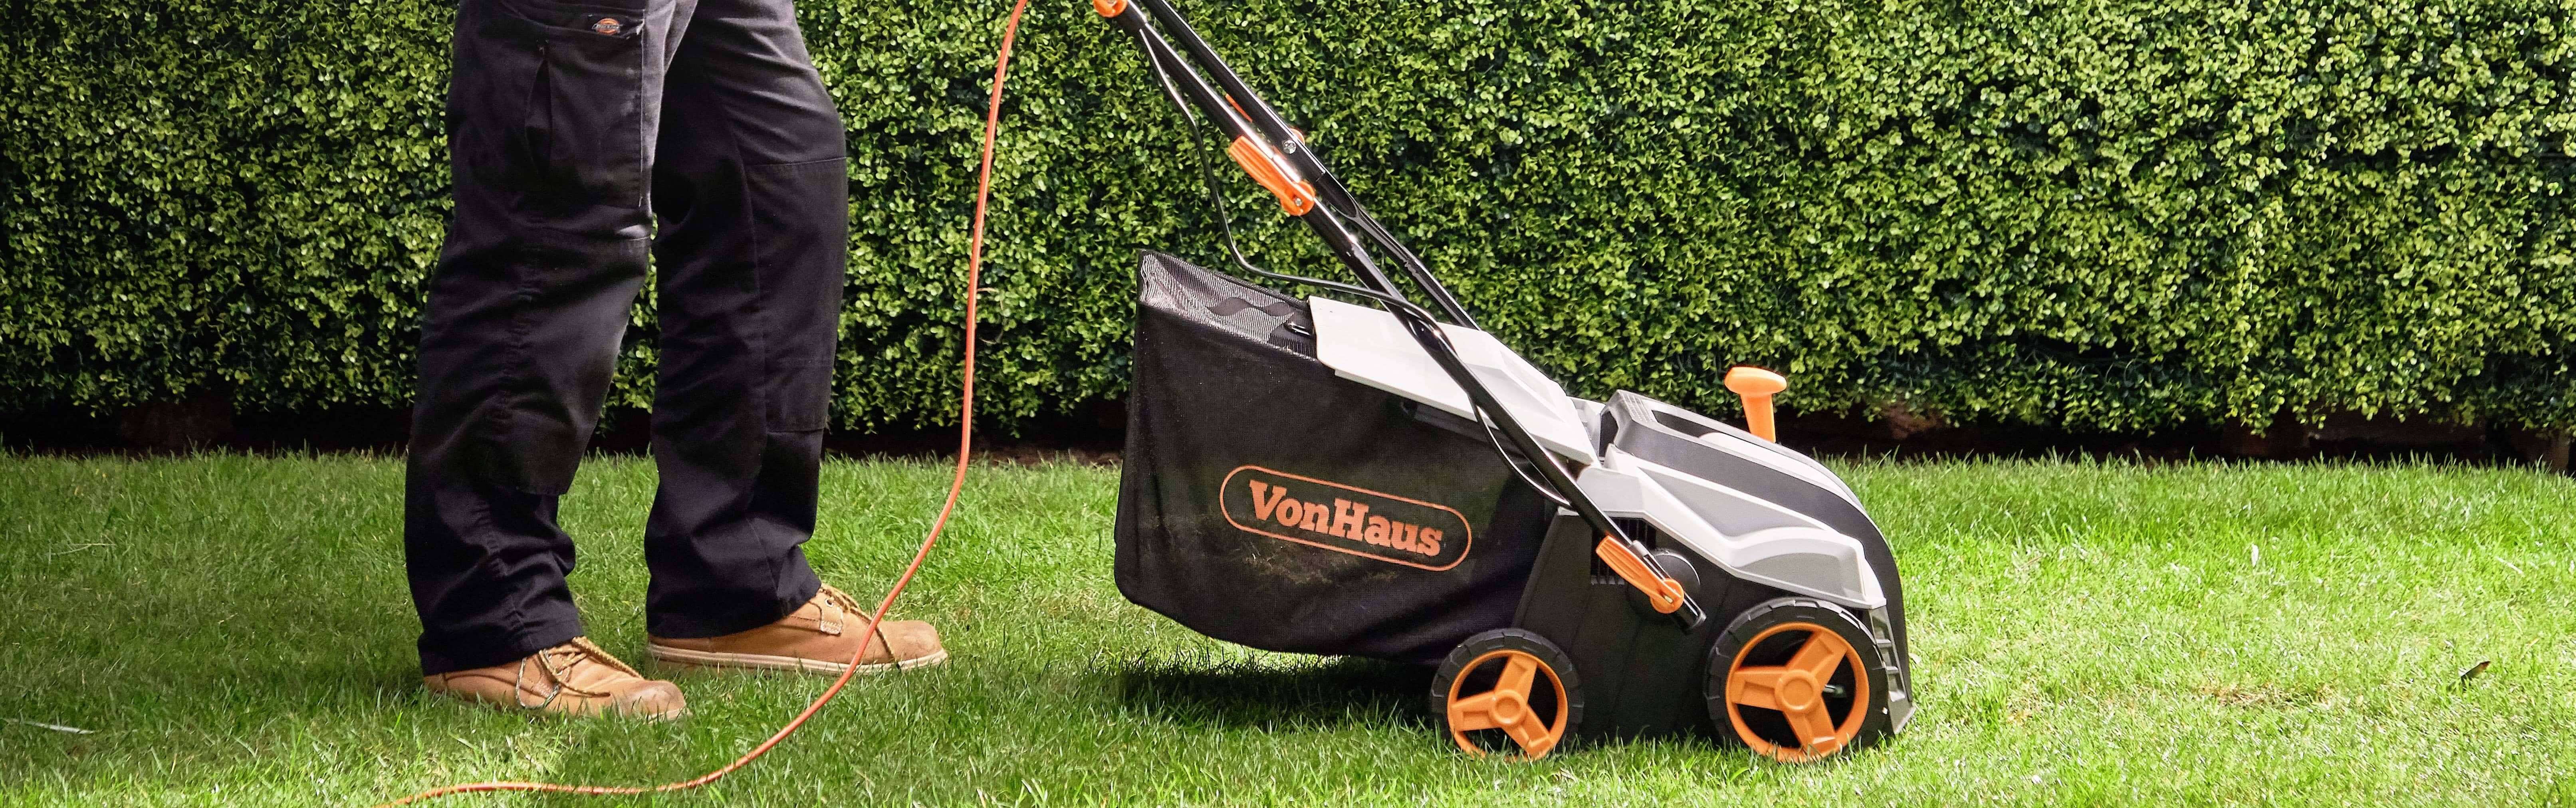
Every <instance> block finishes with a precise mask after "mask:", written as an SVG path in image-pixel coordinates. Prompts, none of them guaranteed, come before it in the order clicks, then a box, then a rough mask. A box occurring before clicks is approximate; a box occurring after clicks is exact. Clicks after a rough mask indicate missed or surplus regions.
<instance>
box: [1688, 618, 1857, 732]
mask: <svg viewBox="0 0 2576 808" xmlns="http://www.w3.org/2000/svg"><path fill="white" fill-rule="evenodd" d="M1879 657H1880V654H1879V650H1878V644H1877V643H1875V642H1872V641H1871V640H1870V637H1869V632H1868V630H1867V629H1864V628H1862V627H1861V623H1860V620H1858V619H1857V618H1854V617H1852V615H1851V613H1850V612H1846V611H1843V609H1842V608H1841V607H1838V606H1835V605H1833V604H1830V603H1826V602H1824V601H1820V600H1814V599H1811V598H1776V599H1773V600H1768V601H1764V602H1762V603H1761V604H1758V605H1756V606H1754V607H1753V608H1751V609H1748V610H1745V612H1744V614H1742V615H1741V616H1738V617H1736V618H1735V620H1734V621H1733V622H1732V623H1729V624H1728V625H1727V627H1726V632H1725V633H1724V634H1721V635H1719V636H1718V639H1717V644H1716V645H1715V646H1714V647H1712V648H1710V649H1709V663H1708V672H1709V678H1708V693H1707V695H1708V712H1709V717H1710V718H1712V719H1715V720H1716V721H1717V726H1718V727H1719V729H1720V730H1721V731H1722V732H1724V733H1731V734H1732V735H1733V736H1734V737H1735V739H1736V740H1738V741H1741V742H1743V744H1744V745H1745V746H1747V747H1751V748H1752V749H1753V751H1755V752H1760V753H1762V754H1763V755H1766V756H1769V757H1771V758H1772V759H1774V760H1779V761H1781V762H1784V763H1805V762H1808V761H1813V760H1820V759H1823V758H1825V757H1829V756H1831V755H1833V754H1835V753H1837V752H1841V751H1843V750H1845V749H1853V748H1858V747H1862V746H1867V745H1869V744H1870V743H1872V742H1874V741H1876V740H1878V739H1879V738H1880V737H1881V736H1884V735H1886V734H1887V730H1888V726H1889V720H1888V712H1887V705H1888V700H1887V671H1886V666H1885V665H1884V664H1883V662H1884V660H1881V659H1880V658H1879Z"/></svg>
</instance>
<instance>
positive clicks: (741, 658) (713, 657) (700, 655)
mask: <svg viewBox="0 0 2576 808" xmlns="http://www.w3.org/2000/svg"><path fill="white" fill-rule="evenodd" d="M647 650H648V651H649V652H650V653H651V654H652V655H653V661H655V662H659V663H663V664H668V665H680V666H684V667H691V668H752V669H757V670H771V671H796V672H799V673H819V674H824V675H828V676H839V675H840V674H841V672H842V671H846V670H849V669H850V666H849V665H848V664H847V663H842V662H825V661H823V660H819V659H806V658H804V657H788V656H771V655H768V654H728V653H721V652H717V651H691V650H688V649H686V648H664V647H662V646H659V645H653V646H648V647H647ZM947 661H948V649H945V648H942V649H939V652H938V653H935V654H931V655H929V656H925V657H921V658H918V659H906V660H901V661H897V662H878V663H874V664H866V665H860V666H858V667H859V673H862V674H871V673H887V672H891V671H899V670H904V671H908V670H912V669H915V668H927V667H930V666H933V665H937V664H940V663H943V662H947Z"/></svg>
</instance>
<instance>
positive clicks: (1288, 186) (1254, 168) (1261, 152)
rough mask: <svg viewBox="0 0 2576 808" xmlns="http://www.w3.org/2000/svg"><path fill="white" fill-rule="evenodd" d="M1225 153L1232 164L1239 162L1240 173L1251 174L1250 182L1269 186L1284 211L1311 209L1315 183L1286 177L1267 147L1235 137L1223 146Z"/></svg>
mask: <svg viewBox="0 0 2576 808" xmlns="http://www.w3.org/2000/svg"><path fill="white" fill-rule="evenodd" d="M1225 156H1227V157H1232V158H1234V164H1235V165H1238V166H1242V167H1243V173H1246V174H1250V175H1252V181H1253V182H1257V183H1260V184H1261V187H1263V188H1267V189H1270V194H1271V195H1272V196H1276V197H1279V209H1280V210H1284V211H1287V212H1288V215H1290V216H1304V215H1306V212H1307V211H1310V210H1314V209H1315V186H1313V185H1310V184H1307V182H1306V181H1305V180H1294V179H1289V178H1288V171H1287V169H1283V168H1280V167H1279V157H1278V155H1274V154H1271V153H1270V149H1269V148H1267V147H1264V146H1262V145H1261V144H1259V143H1255V142H1253V140H1252V138H1249V137H1238V138H1235V139H1234V144H1233V145H1230V146H1227V147H1225Z"/></svg>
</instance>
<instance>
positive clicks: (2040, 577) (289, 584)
mask: <svg viewBox="0 0 2576 808" xmlns="http://www.w3.org/2000/svg"><path fill="white" fill-rule="evenodd" d="M1840 468H1841V470H1842V471H1843V472H1844V473H1845V474H1846V475H1847V476H1848V477H1849V478H1850V480H1851V481H1852V483H1853V486H1854V487H1855V488H1856V489H1858V490H1859V492H1860V494H1861V496H1862V499H1863V501H1864V502H1866V503H1867V504H1868V505H1869V506H1870V508H1871V510H1872V512H1873V513H1874V515H1875V516H1876V517H1877V518H1878V520H1879V522H1880V524H1881V525H1882V527H1883V528H1884V529H1885V530H1886V532H1887V534H1888V535H1889V536H1890V537H1891V539H1892V540H1893V542H1894V544H1895V547H1896V551H1897V555H1898V558H1899V559H1900V560H1901V565H1902V567H1903V571H1904V575H1905V581H1906V586H1907V594H1908V596H1909V601H1910V606H1911V608H1912V612H1911V614H1910V618H1911V620H1912V625H1913V630H1914V642H1913V644H1914V653H1915V655H1916V656H1915V664H1916V665H1917V668H1916V670H1917V672H1918V674H1917V675H1918V680H1917V681H1918V686H1919V688H1920V689H1919V690H1918V693H1917V697H1918V698H1919V699H1920V700H1921V704H1922V708H1921V710H1920V711H1919V712H1918V713H1917V714H1916V717H1915V723H1914V726H1913V728H1912V729H1911V731H1909V732H1907V733H1906V734H1904V735H1900V736H1897V737H1896V738H1894V739H1893V740H1892V741H1891V742H1889V743H1887V744H1884V745H1882V746H1880V747H1878V748H1875V749H1872V750H1868V751H1865V752H1862V753H1860V754H1857V755H1853V756H1850V757H1848V758H1847V759H1844V760H1840V761H1838V762H1833V763H1829V764H1825V765H1818V766H1808V767H1789V766H1781V765H1775V764H1770V763H1767V762H1762V761H1758V760H1756V759H1753V758H1751V757H1750V756H1749V755H1747V754H1746V753H1744V752H1741V751H1737V750H1728V749H1717V748H1712V747H1709V746H1706V745H1702V744H1697V743H1686V742H1656V743H1616V744H1587V745H1580V746H1575V747H1570V748H1569V749H1567V750H1566V751H1565V752H1562V753H1560V754H1558V755H1555V756H1552V757H1550V758H1548V759H1546V760H1543V761H1539V762H1536V763H1529V764H1522V763H1512V762H1502V761H1475V760H1469V759H1466V758H1464V757H1463V756H1461V755H1459V754H1458V753H1457V751H1456V750H1455V748H1453V747H1451V746H1450V745H1449V743H1448V741H1447V740H1446V739H1444V738H1443V737H1441V736H1440V735H1439V734H1437V733H1436V731H1435V730H1433V729H1432V728H1431V726H1430V725H1429V723H1428V721H1429V717H1428V715H1427V713H1426V711H1425V709H1424V706H1423V704H1422V698H1421V696H1420V691H1422V690H1424V689H1425V685H1426V683H1427V682H1428V679H1429V676H1428V673H1427V672H1423V671H1417V670H1414V669H1411V668H1406V667H1399V666H1390V665H1383V664H1378V663H1373V662H1366V661H1355V660H1338V659H1318V658H1308V657H1296V656H1287V655H1278V654H1266V653H1256V652H1251V651H1247V650H1245V649H1242V648H1239V647H1232V646H1227V645H1224V644H1220V643H1217V642H1215V641H1212V640H1208V639H1204V638H1201V637H1199V636H1197V635H1194V634H1192V633H1190V632H1189V631H1187V630H1184V629H1182V628H1180V627H1178V626H1176V625H1173V624H1172V623H1170V622H1168V621H1166V620H1164V619H1162V618H1160V617H1158V616H1156V615H1154V614H1152V613H1149V612H1146V611H1144V610H1143V609H1140V608H1137V607H1135V606H1131V605H1129V604H1128V603H1127V602H1126V601H1125V600H1123V599H1122V598H1120V597H1119V595H1118V592H1117V589H1116V587H1115V586H1114V585H1113V584H1112V582H1111V579H1110V565H1109V559H1110V536H1109V532H1110V514H1111V510H1112V505H1113V500H1114V498H1115V486H1114V482H1115V478H1116V474H1115V472H1114V471H1113V470H1109V469H1101V468H1093V467H1078V466H1047V467H1036V468H1023V467H998V466H996V467H978V468H977V469H976V471H975V476H974V477H973V478H972V480H971V484H972V486H973V487H972V488H971V489H970V490H969V493H968V497H967V499H966V503H965V505H964V506H962V508H961V516H960V519H959V521H958V522H957V524H956V527H955V529H954V530H953V531H952V532H951V533H950V538H949V539H948V540H947V541H946V542H945V543H944V544H943V545H942V548H941V550H940V552H939V554H938V555H935V556H933V557H932V560H931V564H930V566H929V567H928V569H927V571H926V572H925V573H924V574H923V577H922V578H921V580H920V581H919V583H918V584H917V585H916V588H915V590H914V592H915V594H913V595H910V596H908V598H907V600H906V602H905V603H904V604H903V605H902V606H900V607H899V613H901V614H905V615H907V616H913V617H922V618H927V619H930V620H933V621H936V622H937V623H938V624H939V625H940V627H941V628H942V629H943V631H944V632H945V633H946V635H947V637H948V639H949V645H950V648H951V649H952V650H953V651H954V652H955V654H956V659H955V661H954V662H952V663H951V664H949V665H947V666H945V667H943V668H937V669H931V670H926V671H919V672H913V673H907V674H903V675H896V676H887V677H880V678H873V679H863V680H860V681H859V682H858V683H857V684H854V685H853V686H852V687H851V689H850V691H849V692H848V693H847V694H846V695H845V696H844V697H843V698H842V700H841V701H840V702H839V703H838V704H836V705H834V706H833V707H832V708H831V709H829V710H827V711H826V712H824V713H823V714H822V715H821V716H820V717H818V718H817V719H816V720H815V721H814V723H813V724H811V725H810V726H809V727H808V728H807V730H806V731H805V732H804V733H803V734H801V735H799V736H797V737H796V738H794V739H793V740H791V741H789V742H788V743H787V744H786V745H785V746H784V747H782V748H781V749H780V750H779V751H777V752H776V753H774V754H772V755H770V756H769V757H768V758H767V759H765V760H764V761H763V762H761V763H759V764H756V765H754V766H753V767H752V768H751V769H749V770H747V771H745V772H743V773H741V774H738V775H736V776H734V777H733V778H731V779H728V780H725V781H723V782H721V783H719V784H717V785H716V786H713V787H711V788H709V789H707V790H706V791H705V792H702V793H701V794H698V795H690V796H681V797H667V798H663V799H660V800H657V801H653V802H657V803H660V804H675V805H681V804H685V805H695V804H702V802H712V803H721V804H741V805H821V804H830V805H906V804H912V803H920V804H926V805H981V804H987V803H991V804H1008V805H1092V804H1103V803H1115V804H1140V805H1168V804H1193V805H1198V804H1207V805H1273V804H1276V805H1291V804H1294V805H1317V804H1385V805H1417V804H1443V805H1478V806H1482V805H1489V804H1528V805H1592V804H1638V805H1644V804H1658V805H1727V804H1748V805H1750V804H1835V805H1886V804H1899V803H1902V804H1939V805H1956V804H1982V803H2014V804H2068V803H2078V804H2131V803H2171V804H2194V805H2197V804H2210V803H2258V804H2259V803H2269V804H2288V805H2317V804H2406V805H2425V804H2458V805H2535V804H2563V805H2576V774H2571V772H2576V735H2571V733H2570V730H2571V724H2576V686H2571V684H2576V481H2571V480H2569V479H2566V478H2563V477H2562V478H2552V477H2548V476H2544V475H2540V474H2537V473H2530V472H2521V471H2512V470H2479V469H2461V468H2450V467H2429V466H2338V465H2328V466H2308V465H2257V466H2244V465H2182V466H2161V467H2156V466H2141V465H2129V464H2121V463H2109V464H2097V463H2053V462H2042V463H2026V462H1970V463H1938V464H1914V463H1861V464H1844V465H1842V466H1840ZM944 474H945V471H944V469H943V468H942V467H938V466H935V465H930V464H917V463H901V462H864V463H860V462H849V463H835V464H833V465H831V466H829V467H828V469H827V470H826V473H825V485H824V496H825V506H824V513H823V521H824V526H823V529H822V531H821V535H820V536H819V537H818V538H817V539H816V540H815V541H814V542H813V543H812V544H809V545H808V551H809V552H810V553H811V554H812V555H813V558H814V559H815V563H816V564H817V566H819V567H820V568H821V570H822V573H823V575H824V577H825V579H826V580H831V581H835V582H839V583H840V584H841V585H842V586H844V587H846V588H849V589H852V590H854V591H858V592H863V593H864V592H866V591H870V590H876V591H882V590H881V587H882V586H884V585H885V584H886V583H887V582H888V581H890V579H891V577H892V574H893V573H894V572H895V571H896V569H897V566H898V565H899V563H900V562H901V561H902V560H903V559H904V558H905V557H906V555H907V554H908V553H909V551H910V548H911V546H912V544H913V542H915V541H917V540H918V538H919V531H920V530H921V528H922V527H923V526H924V525H925V524H926V522H927V520H928V518H929V516H930V513H931V511H932V510H933V509H934V508H935V507H936V505H937V497H938V495H939V494H940V493H941V491H942V484H943V483H944ZM401 476H402V466H401V463H400V462H399V461H398V460H395V459H386V458H374V457H326V458H320V459H280V458H252V457H240V456H219V457H204V458H197V459H187V460H156V461H127V460H114V459H93V460H62V459H48V458H29V457H0V604H5V607H6V609H7V614H6V617H5V619H0V804H7V805H48V804H84V805H86V804H120V805H126V804H286V805H310V804H367V803H372V802H375V801H378V800H382V799H388V798H392V797H395V796H399V795H402V794H405V793H409V792H411V791H414V790H417V789H421V788H426V787H429V786H434V785H440V784H445V783H449V782H454V781H459V780H469V779H483V778H535V779H549V780H557V781H571V782H583V783H606V784H650V783H656V782H661V781H665V780H672V779H678V778H683V777H688V776H691V775H695V774H697V773H699V772H701V771H704V770H706V769H708V768H711V767H714V766H716V765H719V764H721V763H723V762H725V761H726V760H729V759H731V758H732V757H733V756H735V755H736V754H739V753H740V752H741V751H743V750H745V749H747V748H749V747H750V746H751V745H752V744H754V743H756V742H757V741H758V740H759V739H760V738H761V737H763V736H764V735H765V734H766V733H768V732H769V731H770V730H771V728H773V727H774V726H775V725H776V724H777V723H779V722H781V721H783V720H785V719H786V718H787V717H788V716H790V715H791V714H793V713H794V712H795V710H796V709H797V708H799V707H801V706H802V705H803V704H804V702H805V701H806V699H808V698H810V697H811V696H812V695H813V694H814V693H816V692H818V691H819V690H820V689H821V688H822V687H823V685H824V683H825V680H822V679H818V678H803V677H788V676H782V675H768V676H751V677H739V678H725V677H709V676H704V675H696V676H692V675H681V676H680V677H678V678H679V681H680V684H681V686H682V687H683V688H684V689H685V690H686V691H687V693H688V696H689V702H690V706H691V707H692V708H693V710H694V715H693V716H692V717H690V718H689V719H687V720H685V721H681V722H677V723H672V724H666V725H643V724H636V723H630V722H620V721H543V720H529V719H526V718H522V717H518V716H513V715H503V714H499V713H496V712H490V711H485V710H478V709H472V708H468V707H465V706H461V705H457V704H453V703H449V702H446V701H443V700H433V699H431V698H429V697H427V696H425V695H424V694H423V693H422V692H421V690H420V687H419V679H418V677H417V669H416V667H415V662H414V660H413V657H412V637H413V632H414V631H415V630H416V629H417V624H416V623H415V622H414V620H413V617H412V615H411V611H410V605H409V601H408V599H407V598H406V596H405V594H404V588H403V575H402V558H401V550H400V543H399V541H398V535H399V534H398V530H397V528H398V525H399V522H400V498H399V491H400V487H401ZM652 482H653V470H652V467H651V465H650V464H649V463H645V462H642V461H639V460H634V459H623V458H612V459H606V460H601V461H597V462H594V463H592V464H591V465H590V466H589V467H588V468H587V469H586V470H585V472H584V474H583V476H582V480H581V483H580V487H579V489H578V490H577V491H576V492H575V493H574V494H573V495H572V496H570V497H569V498H567V499H566V500H565V503H564V508H563V521H564V523H565V525H566V526H567V527H568V528H569V529H570V530H571V531H572V533H573V534H574V535H575V536H577V537H580V539H581V541H582V546H581V550H582V567H581V570H580V572H578V573H576V574H575V575H574V576H573V586H574V588H575V589H576V590H577V591H578V593H579V596H580V597H581V599H582V607H583V612H584V613H585V614H586V615H588V618H589V620H590V631H591V635H592V636H593V637H595V638H597V639H598V640H599V641H600V642H601V643H602V644H604V645H606V646H607V647H608V648H609V649H610V650H612V651H614V652H617V653H619V654H621V655H623V656H625V657H626V658H627V659H628V660H630V661H636V662H639V663H642V662H644V653H643V650H644V649H643V643H644V638H643V636H642V632H643V628H642V618H641V616H640V615H639V614H638V609H639V606H638V604H639V603H640V601H641V598H642V594H643V590H644V570H643V563H642V559H641V551H640V549H639V547H638V540H637V534H638V533H639V532H640V530H641V528H642V522H643V517H644V512H645V507H646V504H647V503H648V502H649V500H650V498H651V494H652ZM2480 660H2492V661H2493V665H2492V667H2490V668H2489V669H2488V670H2487V671H2486V672H2485V673H2484V674H2483V675H2481V676H2478V677H2476V678H2475V679H2474V680H2473V681H2470V682H2467V683H2465V684H2463V683H2462V682H2461V680H2460V676H2459V674H2460V671H2461V669H2463V668H2465V667H2467V666H2469V665H2472V664H2474V663H2477V662H2479V661H2480ZM648 672H649V668H648ZM27 722H42V723H47V724H59V725H65V726H70V727H77V728H82V729H86V730H91V732H90V733H89V734H73V733H69V732H63V731H59V730H55V729H48V728H45V727H42V726H37V725H36V724H33V723H27ZM530 802H534V803H542V804H562V805H576V804H579V805H588V804H595V803H597V802H599V801H597V800H587V799H582V798H555V799H527V798H515V797H514V798H494V797H479V796H478V797H463V798H452V799H451V800H449V801H448V802H447V803H444V804H470V805H490V804H498V803H510V804H520V803H530Z"/></svg>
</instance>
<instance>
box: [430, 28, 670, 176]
mask: <svg viewBox="0 0 2576 808" xmlns="http://www.w3.org/2000/svg"><path fill="white" fill-rule="evenodd" d="M458 13H459V14H464V15H470V16H472V17H474V18H475V19H474V20H472V21H470V23H469V24H468V25H461V26H459V32H460V34H461V36H459V37H458V41H457V43H456V76H455V80H454V81H455V83H454V85H453V89H452V90H451V93H450V96H449V99H448V106H449V118H450V120H449V125H450V136H451V137H453V138H456V139H457V141H456V142H457V143H458V145H459V147H460V148H459V149H458V151H457V158H458V167H459V169H460V172H459V174H460V177H459V179H460V182H461V183H470V184H473V185H478V186H481V189H480V190H483V191H485V192H490V193H497V194H501V195H503V196H505V197H507V198H508V199H509V200H510V202H511V203H512V204H510V205H509V207H510V208H512V209H515V210H518V211H521V212H522V213H524V214H532V215H533V216H535V217H536V218H538V219H540V220H543V219H544V218H547V217H548V216H551V215H564V214H570V213H574V212H577V211H581V210H584V209H588V208H596V207H603V206H605V207H614V208H626V209H641V208H642V207H643V206H644V204H645V195H646V191H647V188H648V185H647V181H646V177H647V169H646V166H645V148H644V147H645V140H644V138H645V136H646V133H645V132H644V121H645V117H646V116H645V115H644V104H646V103H648V101H650V99H646V98H645V97H644V84H645V75H644V71H645V69H646V65H645V56H646V54H645V52H644V48H643V45H642V41H643V36H642V35H643V30H644V20H643V14H642V13H641V9H630V8H622V7H619V6H615V5H593V4H577V3H554V2H542V1H541V0H466V2H465V3H464V4H463V5H462V6H461V7H460V9H459V11H458ZM471 190H474V189H468V188H459V193H466V192H469V191H471Z"/></svg>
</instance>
